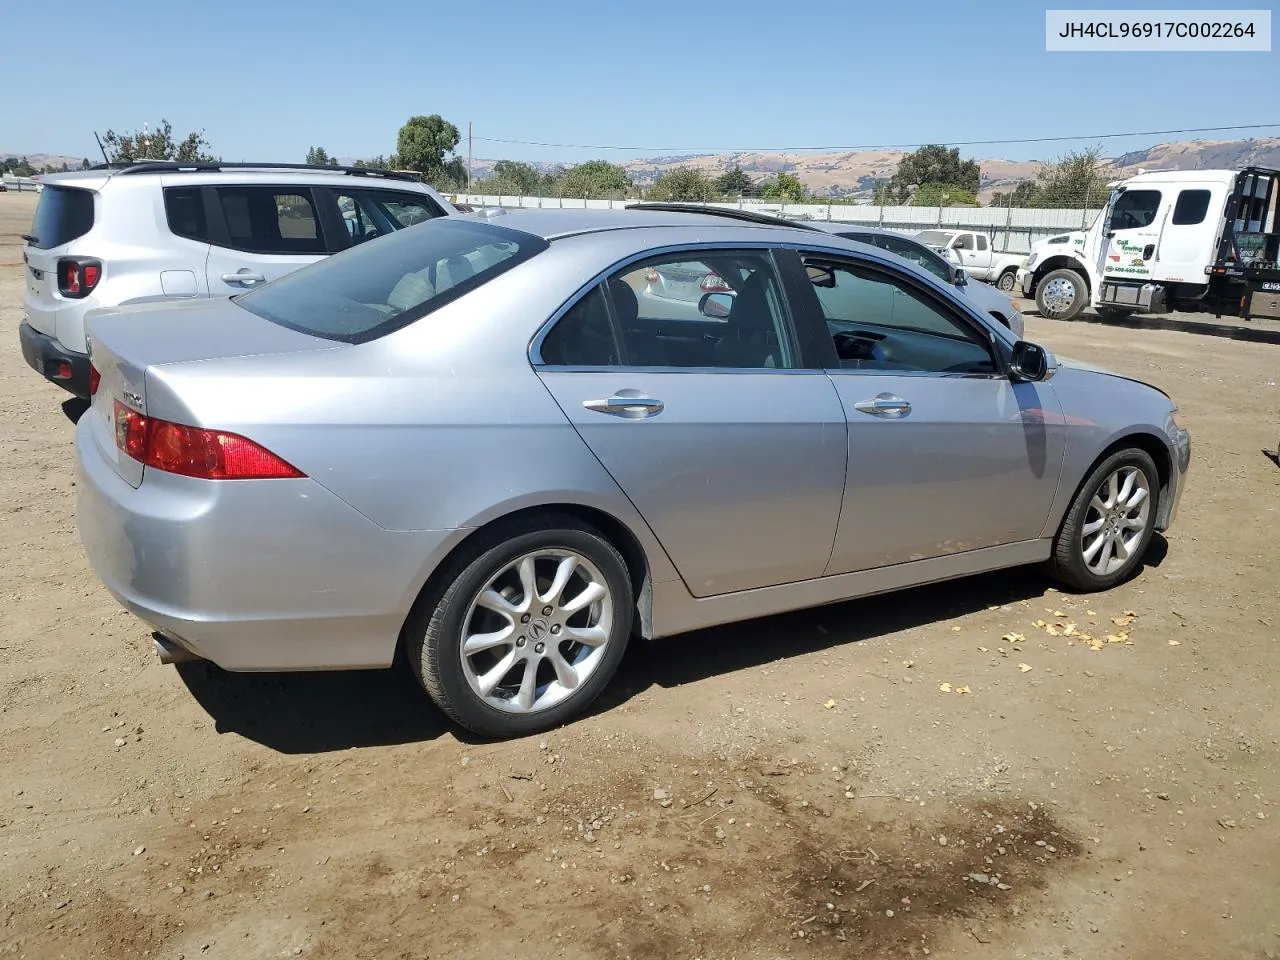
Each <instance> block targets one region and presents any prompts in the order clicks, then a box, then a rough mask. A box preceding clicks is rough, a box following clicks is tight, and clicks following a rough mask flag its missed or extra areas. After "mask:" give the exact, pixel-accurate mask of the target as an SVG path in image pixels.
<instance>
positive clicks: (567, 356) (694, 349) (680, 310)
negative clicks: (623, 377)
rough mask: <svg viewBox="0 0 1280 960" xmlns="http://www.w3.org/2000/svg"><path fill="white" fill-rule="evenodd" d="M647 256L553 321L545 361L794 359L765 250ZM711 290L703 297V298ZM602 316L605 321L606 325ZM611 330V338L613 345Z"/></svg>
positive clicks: (755, 365) (777, 362)
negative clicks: (609, 311)
mask: <svg viewBox="0 0 1280 960" xmlns="http://www.w3.org/2000/svg"><path fill="white" fill-rule="evenodd" d="M688 257H689V255H688V254H685V255H683V256H675V257H664V258H659V259H653V260H647V261H643V262H641V263H638V264H633V265H631V266H628V267H627V268H625V269H624V270H621V271H619V272H618V273H616V274H614V275H613V276H612V277H610V278H609V280H608V281H607V283H606V284H605V287H604V289H605V290H607V296H608V301H609V303H610V305H611V307H612V315H611V317H610V316H609V315H607V314H606V313H605V312H604V310H603V305H604V294H603V293H601V292H600V291H599V290H596V291H592V292H591V293H590V294H588V295H587V296H586V297H584V298H583V299H582V300H580V301H579V302H578V303H577V304H575V305H574V307H573V308H572V309H570V310H569V311H568V312H567V313H565V315H564V316H563V317H561V318H560V320H559V321H557V323H556V325H555V327H554V328H553V329H552V330H551V331H550V332H549V333H548V334H547V336H546V338H545V339H544V340H543V343H542V348H541V353H542V359H543V361H544V362H546V363H555V364H567V365H574V366H596V365H600V364H612V363H619V364H622V365H625V366H630V367H677V368H679V367H686V368H687V367H698V368H716V367H720V368H734V369H784V368H790V367H794V366H796V365H797V364H796V353H795V350H794V348H793V346H792V342H791V338H790V336H789V335H788V329H789V328H788V326H787V321H786V309H785V307H784V304H783V299H782V287H781V284H780V283H779V282H778V277H777V275H776V274H775V272H774V269H773V262H772V260H771V259H770V257H769V256H768V255H767V254H761V253H757V252H733V251H716V252H715V253H714V254H706V255H705V256H703V258H702V259H700V260H692V259H688ZM708 294H710V295H712V297H711V300H710V302H708V303H705V304H704V303H703V298H704V297H706V296H707V295H708ZM610 321H611V323H612V325H610ZM611 338H614V339H616V345H615V344H614V342H613V340H612V339H611Z"/></svg>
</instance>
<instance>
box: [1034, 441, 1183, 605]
mask: <svg viewBox="0 0 1280 960" xmlns="http://www.w3.org/2000/svg"><path fill="white" fill-rule="evenodd" d="M1159 489H1160V477H1159V474H1158V473H1157V471H1156V465H1155V462H1154V461H1153V460H1152V459H1151V455H1150V454H1148V453H1147V452H1146V451H1145V450H1140V449H1138V448H1136V447H1134V448H1130V449H1127V450H1120V451H1118V452H1117V453H1113V454H1112V455H1111V456H1109V457H1107V459H1106V460H1104V461H1102V463H1100V464H1098V466H1097V467H1096V468H1095V469H1094V471H1093V472H1092V473H1091V474H1089V477H1088V479H1086V480H1085V482H1084V483H1083V484H1082V485H1081V487H1080V490H1079V492H1078V493H1077V494H1076V496H1075V499H1074V500H1073V501H1072V502H1071V507H1070V508H1069V509H1068V510H1067V515H1066V516H1065V517H1064V518H1063V520H1062V526H1061V527H1060V528H1059V529H1058V535H1057V537H1056V538H1054V542H1053V556H1052V557H1051V558H1050V561H1049V569H1050V573H1051V574H1052V575H1053V576H1054V578H1055V579H1057V580H1059V581H1060V582H1061V583H1063V584H1064V585H1065V586H1068V587H1071V588H1073V589H1075V590H1081V591H1085V592H1089V591H1095V590H1109V589H1110V588H1111V587H1114V586H1115V585H1116V584H1118V583H1120V582H1121V581H1123V580H1125V579H1126V578H1128V577H1129V576H1130V575H1131V574H1132V573H1133V572H1134V570H1135V569H1137V566H1138V564H1139V563H1141V562H1142V557H1143V555H1144V554H1145V553H1146V552H1147V547H1148V546H1149V545H1150V543H1151V537H1152V534H1154V532H1155V517H1156V498H1157V495H1158V491H1159Z"/></svg>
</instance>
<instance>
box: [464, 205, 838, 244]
mask: <svg viewBox="0 0 1280 960" xmlns="http://www.w3.org/2000/svg"><path fill="white" fill-rule="evenodd" d="M499 211H501V212H499ZM462 218H463V219H470V220H480V221H484V222H488V223H492V224H493V225H494V226H495V227H507V228H509V229H511V230H520V231H523V232H524V233H529V234H532V235H534V236H536V237H541V238H542V239H544V240H555V239H558V238H560V237H568V236H576V235H579V234H584V233H601V232H604V231H606V230H636V229H642V228H650V229H661V228H670V229H680V230H686V231H688V230H693V231H697V232H701V233H708V232H712V231H714V232H716V233H717V234H718V233H722V232H723V233H728V234H734V233H737V234H746V235H750V236H758V237H759V239H761V240H763V239H765V238H766V236H768V235H775V236H776V234H778V233H782V234H784V235H787V236H788V237H789V238H791V239H801V238H804V237H809V238H810V239H812V237H813V234H814V232H815V231H814V230H813V229H812V228H811V227H809V226H807V225H801V224H794V225H792V224H788V223H786V222H784V221H781V220H779V221H778V222H776V223H773V222H769V223H755V222H752V221H748V220H738V219H733V218H731V217H728V216H723V215H717V214H714V213H701V212H691V211H684V210H680V211H676V210H659V209H647V210H646V209H641V208H636V209H632V210H625V209H612V210H608V209H603V210H595V209H581V208H579V209H554V210H512V209H507V208H496V207H490V208H488V209H485V210H480V211H477V212H475V213H469V214H462ZM716 239H723V238H721V237H717V238H716Z"/></svg>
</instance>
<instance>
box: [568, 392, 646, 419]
mask: <svg viewBox="0 0 1280 960" xmlns="http://www.w3.org/2000/svg"><path fill="white" fill-rule="evenodd" d="M582 405H583V406H584V407H586V408H587V409H588V410H594V411H595V412H596V413H607V414H610V415H611V416H615V417H622V418H623V419H626V420H640V419H643V418H644V417H656V416H657V415H658V414H660V413H661V412H662V410H663V406H664V405H663V403H662V401H661V400H654V399H653V398H652V397H646V396H644V395H643V394H641V393H640V391H639V390H619V391H618V392H617V393H615V394H614V395H613V396H611V397H605V398H604V399H602V400H583V401H582Z"/></svg>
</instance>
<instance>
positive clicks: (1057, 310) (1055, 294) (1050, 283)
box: [1036, 268, 1089, 320]
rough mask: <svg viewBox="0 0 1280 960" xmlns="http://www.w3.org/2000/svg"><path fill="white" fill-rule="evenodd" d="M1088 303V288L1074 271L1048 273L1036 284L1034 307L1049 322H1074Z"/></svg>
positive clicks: (1061, 270)
mask: <svg viewBox="0 0 1280 960" xmlns="http://www.w3.org/2000/svg"><path fill="white" fill-rule="evenodd" d="M1088 302H1089V288H1088V287H1087V286H1086V285H1085V280H1084V277H1082V276H1080V274H1078V273H1076V271H1074V270H1068V269H1065V268H1062V269H1058V270H1053V271H1050V272H1049V273H1048V274H1047V275H1046V276H1044V277H1043V278H1042V279H1041V280H1040V282H1039V283H1038V284H1036V307H1037V308H1038V309H1039V310H1040V314H1041V316H1045V317H1048V318H1049V319H1050V320H1074V319H1075V318H1076V317H1077V316H1079V314H1080V311H1081V310H1083V309H1084V308H1085V306H1086V305H1087V304H1088Z"/></svg>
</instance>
